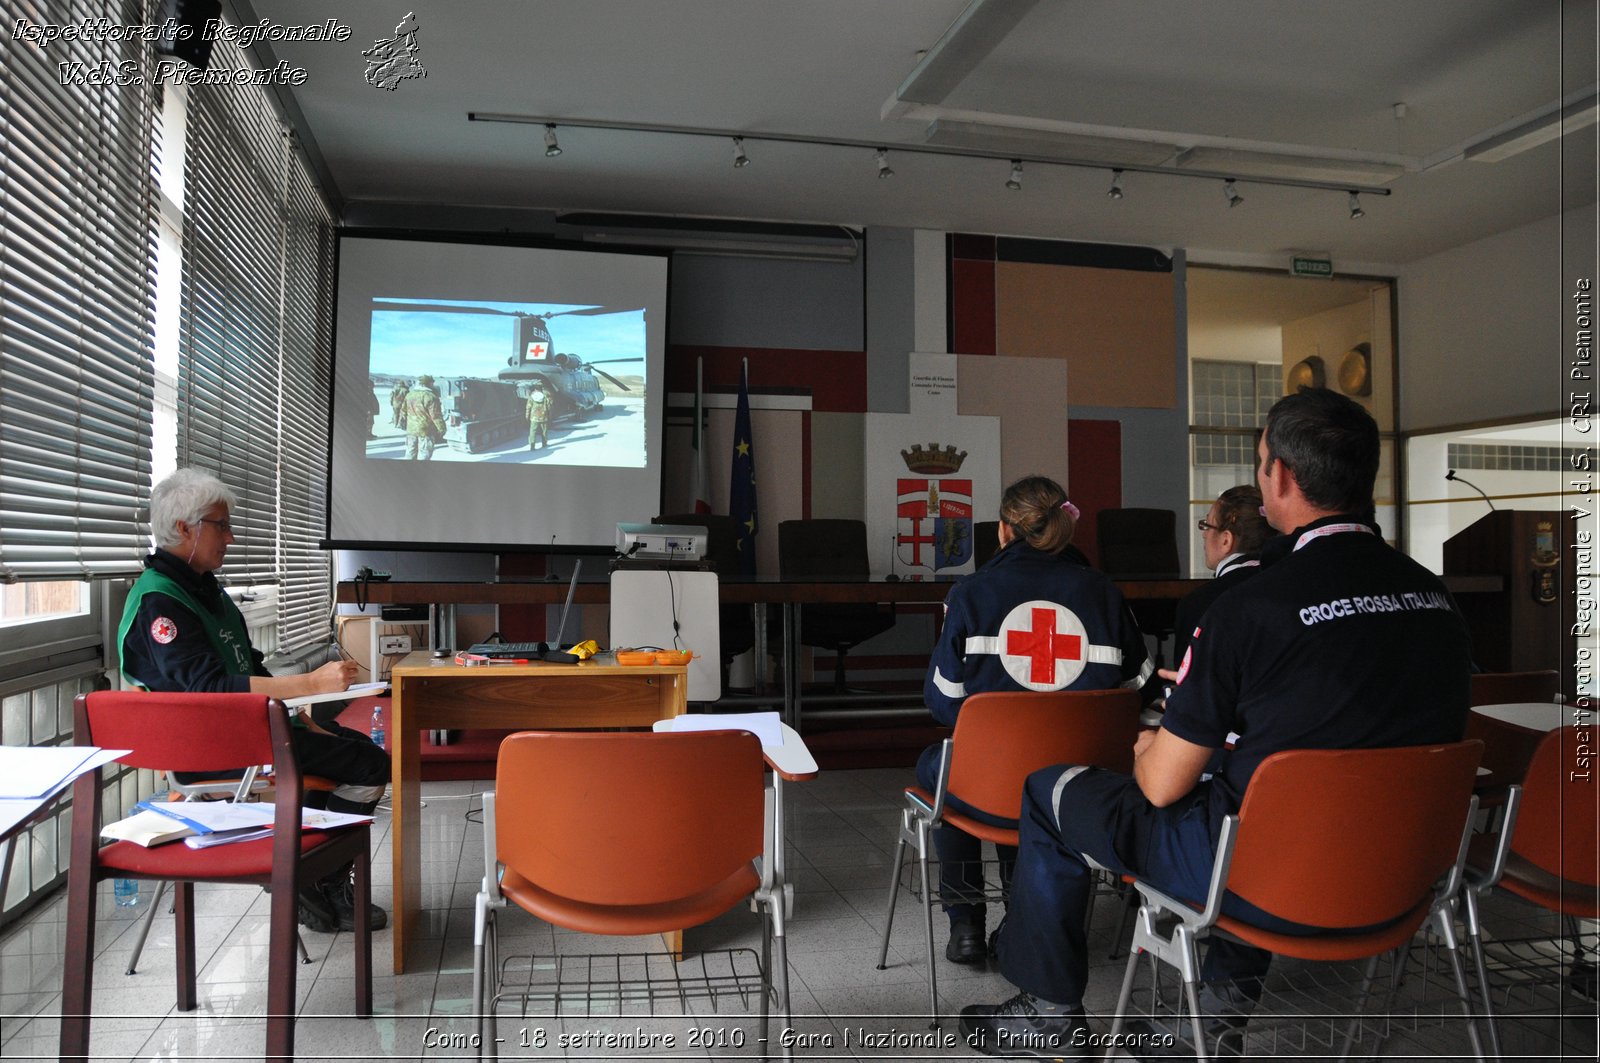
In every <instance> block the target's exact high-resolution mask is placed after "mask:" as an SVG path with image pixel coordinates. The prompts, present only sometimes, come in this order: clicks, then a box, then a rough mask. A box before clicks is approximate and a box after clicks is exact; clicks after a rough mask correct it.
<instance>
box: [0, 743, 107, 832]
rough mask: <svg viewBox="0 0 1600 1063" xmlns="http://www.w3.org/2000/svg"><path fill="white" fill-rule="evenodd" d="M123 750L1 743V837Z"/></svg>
mask: <svg viewBox="0 0 1600 1063" xmlns="http://www.w3.org/2000/svg"><path fill="white" fill-rule="evenodd" d="M126 753H128V750H126V749H98V748H96V747H95V746H43V747H40V746H0V838H3V837H9V836H10V835H11V833H12V831H14V830H16V829H18V828H19V827H20V826H21V825H22V824H24V823H26V822H28V821H29V820H30V819H31V818H34V817H36V816H37V815H38V814H40V812H41V811H42V810H43V808H44V805H45V803H46V802H48V801H49V800H50V799H51V798H53V797H55V796H56V795H57V794H59V793H60V792H61V791H62V790H65V789H66V788H67V787H68V786H70V785H72V780H74V779H76V778H77V777H78V776H80V775H82V774H84V773H85V772H89V771H93V770H94V769H96V768H98V767H100V766H101V765H102V764H109V763H110V762H111V761H113V760H116V759H117V758H118V757H120V756H123V755H125V754H126Z"/></svg>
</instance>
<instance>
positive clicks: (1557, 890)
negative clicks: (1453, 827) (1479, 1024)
mask: <svg viewBox="0 0 1600 1063" xmlns="http://www.w3.org/2000/svg"><path fill="white" fill-rule="evenodd" d="M1580 744H1582V743H1581V741H1580V738H1579V729H1578V728H1577V727H1575V726H1574V727H1560V728H1557V729H1556V730H1554V731H1551V732H1549V733H1548V734H1546V735H1545V736H1544V739H1543V740H1542V741H1541V742H1540V743H1539V745H1538V749H1537V750H1536V751H1535V752H1534V755H1533V760H1532V762H1531V763H1530V764H1529V765H1528V770H1527V772H1526V775H1525V777H1524V782H1523V784H1522V787H1521V794H1520V801H1519V800H1518V794H1517V788H1516V787H1512V790H1511V795H1510V796H1509V797H1508V798H1507V801H1506V815H1505V821H1504V824H1503V826H1502V829H1501V831H1500V833H1499V834H1481V835H1478V836H1476V837H1474V838H1473V839H1472V845H1471V847H1470V848H1469V849H1468V851H1467V869H1466V881H1465V883H1464V886H1463V889H1462V897H1463V900H1464V901H1465V907H1466V917H1467V940H1468V942H1469V943H1470V944H1471V945H1472V959H1473V963H1474V964H1476V966H1477V968H1478V984H1479V985H1480V986H1481V987H1482V988H1483V1003H1484V1013H1485V1016H1486V1018H1487V1019H1488V1025H1489V1040H1490V1044H1491V1046H1492V1048H1493V1051H1494V1054H1495V1056H1496V1058H1498V1057H1499V1055H1500V1034H1499V1031H1498V1029H1497V1028H1496V1022H1495V1017H1494V1003H1493V1000H1492V997H1493V993H1492V992H1491V991H1490V986H1489V982H1488V971H1487V968H1486V966H1485V964H1484V961H1483V939H1482V935H1481V932H1480V930H1481V924H1480V917H1479V911H1478V905H1479V898H1480V897H1482V896H1483V895H1484V894H1486V893H1488V892H1489V891H1490V890H1491V889H1493V888H1494V887H1495V886H1499V887H1501V888H1502V889H1504V890H1506V891H1507V892H1508V893H1512V894H1515V895H1516V896H1518V897H1521V898H1522V899H1523V900H1525V901H1528V902H1529V903H1532V904H1536V905H1538V906H1539V907H1541V908H1543V909H1545V910H1546V911H1549V912H1554V913H1556V914H1558V915H1560V916H1561V917H1563V918H1564V919H1565V920H1567V925H1568V931H1569V935H1570V940H1571V941H1572V943H1573V956H1572V963H1573V968H1574V969H1575V970H1576V969H1578V968H1579V966H1580V965H1583V964H1585V963H1589V964H1590V970H1591V971H1592V969H1593V967H1592V961H1586V960H1585V958H1584V957H1585V954H1584V950H1583V947H1582V944H1581V938H1580V936H1579V935H1578V934H1577V933H1576V926H1575V923H1574V921H1575V920H1578V919H1600V807H1597V805H1596V800H1595V783H1594V780H1593V779H1592V778H1585V777H1582V776H1581V775H1579V774H1577V773H1575V772H1574V771H1573V766H1574V765H1575V764H1576V763H1577V759H1578V756H1577V753H1576V752H1575V750H1576V749H1577V748H1578V747H1579V745H1580ZM1590 977H1591V979H1592V977H1593V975H1592V974H1591V975H1590Z"/></svg>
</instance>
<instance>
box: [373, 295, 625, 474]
mask: <svg viewBox="0 0 1600 1063" xmlns="http://www.w3.org/2000/svg"><path fill="white" fill-rule="evenodd" d="M372 308H373V309H374V310H398V311H409V312H412V313H429V314H433V313H440V314H490V315H494V316H498V317H510V318H515V319H516V320H515V321H514V323H513V327H512V329H511V356H510V357H509V358H507V359H506V368H505V369H502V370H500V372H499V373H498V374H497V378H496V379H494V380H488V379H483V378H479V377H440V378H439V380H440V383H441V386H442V389H443V390H442V392H441V394H440V405H441V406H442V407H443V411H444V415H445V425H446V427H445V434H444V441H445V443H447V444H448V445H449V446H450V447H452V448H453V449H455V450H464V451H466V452H468V453H469V454H476V453H478V452H479V451H481V450H485V449H487V448H489V447H492V446H495V445H496V444H499V443H503V442H505V441H506V440H508V439H513V438H517V437H519V436H526V435H527V431H528V414H527V399H528V395H529V394H530V393H531V392H532V390H533V385H534V383H535V382H541V383H543V384H544V386H545V391H546V392H547V393H548V394H549V396H550V419H551V421H552V422H554V421H561V420H568V419H577V420H582V419H583V418H585V417H587V416H589V415H590V414H593V413H594V412H595V411H596V410H598V409H600V407H601V406H603V405H604V404H605V398H606V394H605V392H604V391H603V390H601V388H600V382H599V381H598V380H597V379H595V377H596V374H598V375H599V376H603V377H605V378H606V379H607V380H609V381H611V382H612V383H613V384H615V385H616V386H617V387H619V388H621V389H622V390H623V391H632V390H633V389H632V388H630V387H629V386H628V385H626V384H624V383H623V382H622V381H620V380H618V379H617V378H616V377H614V376H612V375H611V374H610V373H608V372H606V371H605V370H604V369H601V368H599V366H601V365H610V364H612V363H616V362H642V361H644V356H643V355H640V356H639V357H637V358H608V359H604V360H602V361H599V362H587V361H584V360H583V359H582V358H579V357H578V356H577V355H575V354H558V353H556V351H555V344H554V341H553V340H552V339H551V338H550V329H549V326H547V325H546V324H545V323H546V322H547V321H549V320H550V319H551V318H555V317H564V316H567V315H569V314H570V315H577V316H585V317H587V316H595V315H600V314H626V313H633V312H636V311H638V310H640V309H642V308H641V307H607V306H592V307H585V308H583V309H581V310H553V311H549V312H546V313H542V314H530V313H524V312H522V311H518V310H500V309H498V308H495V307H489V306H452V305H450V304H446V303H426V302H404V301H400V300H394V299H374V300H373V301H372Z"/></svg>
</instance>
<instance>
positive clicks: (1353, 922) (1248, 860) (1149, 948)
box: [1109, 742, 1483, 1060]
mask: <svg viewBox="0 0 1600 1063" xmlns="http://www.w3.org/2000/svg"><path fill="white" fill-rule="evenodd" d="M1482 752H1483V745H1482V743H1479V742H1455V743H1451V744H1449V745H1437V746H1409V747H1404V748H1396V749H1350V750H1331V749H1316V750H1291V751H1287V752H1282V753H1275V754H1273V755H1272V756H1270V757H1268V758H1267V759H1266V760H1264V761H1262V762H1261V766H1260V767H1258V768H1257V769H1256V771H1255V774H1254V775H1253V776H1252V777H1251V779H1250V786H1249V788H1248V789H1247V790H1246V791H1245V795H1244V802H1243V804H1242V806H1241V807H1240V809H1239V811H1238V813H1237V814H1236V815H1232V816H1229V817H1227V818H1226V820H1224V822H1223V827H1222V835H1221V838H1220V840H1219V842H1218V846H1217V859H1216V863H1215V864H1214V865H1213V867H1212V873H1211V885H1210V889H1209V891H1208V893H1207V896H1206V898H1205V903H1204V906H1203V907H1197V906H1195V905H1193V904H1190V903H1188V902H1186V901H1183V900H1180V899H1178V898H1175V897H1170V896H1168V895H1166V894H1165V893H1162V892H1161V891H1160V890H1157V889H1155V888H1154V887H1152V886H1151V885H1149V884H1148V883H1145V882H1140V881H1137V880H1135V883H1134V885H1135V886H1136V888H1137V889H1138V890H1139V892H1140V893H1141V894H1142V895H1143V896H1144V898H1145V900H1144V903H1143V905H1142V906H1141V907H1140V909H1139V918H1138V920H1137V922H1136V923H1135V925H1134V932H1133V947H1132V950H1131V951H1130V953H1129V955H1128V967H1127V970H1126V972H1125V974H1124V976H1123V981H1122V994H1121V996H1120V998H1119V999H1118V1001H1117V1010H1116V1017H1115V1019H1114V1020H1113V1023H1112V1027H1111V1034H1110V1042H1109V1043H1112V1044H1114V1043H1116V1041H1117V1039H1118V1037H1119V1035H1120V1034H1121V1032H1122V1025H1123V1019H1124V1017H1125V1015H1126V1012H1127V1008H1128V1002H1129V1000H1130V998H1131V996H1132V992H1133V979H1134V973H1135V972H1136V971H1137V970H1138V967H1139V956H1140V954H1141V953H1148V954H1149V955H1150V956H1151V958H1152V959H1153V960H1157V961H1160V962H1162V963H1166V964H1168V965H1170V966H1172V967H1175V968H1176V969H1177V970H1178V971H1179V972H1180V974H1181V977H1182V980H1183V989H1184V1000H1185V1004H1186V1005H1187V1007H1188V1009H1189V1012H1190V1018H1191V1021H1192V1023H1193V1031H1194V1044H1195V1053H1196V1057H1197V1058H1199V1059H1202V1060H1204V1059H1205V1058H1206V1045H1205V1037H1204V1035H1203V1033H1202V1032H1201V1029H1202V1023H1203V1021H1204V1016H1203V1015H1202V1014H1201V1013H1200V1003H1199V993H1198V988H1199V987H1198V981H1197V979H1198V972H1199V970H1200V957H1199V951H1198V942H1199V941H1200V940H1202V939H1204V938H1206V937H1208V936H1211V935H1217V934H1225V935H1228V936H1229V937H1231V938H1232V939H1235V940H1238V941H1243V942H1245V943H1246V944H1249V945H1254V946H1255V947H1257V948H1261V949H1267V950H1270V951H1272V952H1274V953H1279V954H1281V955H1285V956H1292V957H1295V958H1296V959H1301V960H1321V961H1329V962H1348V961H1352V960H1361V959H1365V960H1367V961H1368V962H1367V966H1366V973H1365V976H1364V978H1363V982H1362V987H1361V997H1360V999H1359V1000H1358V1001H1357V1003H1356V1007H1355V1014H1353V1015H1352V1016H1351V1023H1350V1028H1349V1031H1348V1032H1347V1034H1346V1036H1345V1042H1344V1052H1345V1053H1346V1054H1347V1053H1348V1052H1349V1049H1350V1046H1351V1044H1352V1042H1353V1041H1354V1038H1355V1034H1356V1030H1357V1028H1358V1024H1359V1023H1360V1022H1361V1015H1360V1012H1361V1009H1362V1007H1363V1006H1364V1005H1365V1003H1366V997H1367V995H1368V992H1369V991H1370V989H1371V985H1372V980H1373V976H1374V975H1375V974H1376V972H1377V966H1378V959H1379V957H1380V956H1382V955H1383V954H1384V953H1386V952H1390V951H1393V950H1397V949H1399V948H1400V947H1401V946H1402V945H1405V944H1406V943H1408V942H1409V941H1410V940H1411V938H1412V936H1413V935H1415V934H1416V932H1417V930H1418V929H1419V928H1420V927H1421V926H1422V925H1423V923H1424V922H1426V921H1428V920H1430V919H1431V920H1432V921H1433V923H1434V926H1435V928H1436V929H1437V930H1438V932H1439V934H1440V936H1441V939H1442V940H1443V942H1444V947H1445V950H1446V951H1447V952H1448V954H1449V959H1450V963H1451V968H1452V971H1453V973H1454V975H1455V981H1456V990H1457V994H1458V996H1459V998H1460V1001H1461V1006H1462V1011H1463V1014H1464V1015H1465V1016H1466V1019H1467V1033H1468V1037H1469V1038H1470V1039H1471V1041H1472V1048H1473V1052H1474V1056H1475V1057H1481V1056H1482V1054H1483V1052H1482V1047H1481V1045H1480V1042H1479V1039H1478V1030H1477V1026H1476V1024H1475V1023H1474V1022H1473V1019H1472V1002H1471V997H1470V995H1469V991H1468V989H1467V984H1466V976H1465V972H1464V971H1463V969H1462V964H1461V958H1460V954H1459V952H1458V951H1457V949H1456V938H1455V927H1454V923H1453V921H1452V917H1451V908H1452V903H1453V901H1454V898H1455V894H1456V891H1457V889H1458V888H1459V886H1460V881H1461V868H1462V864H1463V863H1464V861H1465V859H1466V846H1467V838H1468V836H1469V832H1470V831H1471V827H1472V817H1473V815H1474V814H1475V812H1476V808H1477V799H1476V798H1474V797H1473V796H1472V786H1473V782H1474V780H1475V778H1476V775H1477V768H1478V758H1479V757H1480V756H1481V755H1482ZM1225 893H1232V894H1234V895H1235V896H1237V897H1240V898H1242V899H1243V900H1246V901H1249V902H1250V903H1251V904H1253V905H1255V906H1256V907H1258V908H1260V909H1262V910H1263V911H1268V912H1271V913H1273V914H1274V915H1276V916H1278V917H1279V918H1282V919H1287V920H1291V921H1293V922H1296V923H1303V924H1306V925H1308V926H1319V927H1329V928H1335V932H1333V933H1329V934H1326V935H1315V936H1299V935H1293V934H1282V933H1274V932H1272V931H1268V930H1262V929H1260V928H1258V927H1255V926H1251V925H1250V924H1248V923H1242V922H1240V921H1239V920H1237V919H1234V918H1232V917H1230V916H1227V915H1223V914H1222V901H1223V896H1224V894H1225ZM1168 917H1176V919H1177V922H1176V923H1175V924H1174V925H1173V926H1172V927H1171V929H1170V931H1168V932H1166V933H1163V932H1162V931H1163V927H1162V926H1160V925H1159V923H1160V922H1161V921H1162V920H1164V919H1167V918H1168ZM1364 927H1378V928H1379V929H1376V930H1371V929H1357V928H1364ZM1346 930H1349V931H1350V932H1345V931H1346ZM1397 962H1398V961H1397Z"/></svg>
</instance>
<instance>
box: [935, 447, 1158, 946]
mask: <svg viewBox="0 0 1600 1063" xmlns="http://www.w3.org/2000/svg"><path fill="white" fill-rule="evenodd" d="M1077 524H1078V509H1077V507H1076V506H1074V505H1073V504H1072V503H1071V502H1070V501H1068V499H1067V494H1066V492H1065V491H1063V490H1062V488H1061V485H1060V484H1058V483H1056V482H1055V481H1054V480H1051V479H1049V478H1048V477H1044V476H1028V477H1024V478H1023V479H1021V480H1018V481H1017V482H1016V483H1014V484H1012V485H1011V486H1010V487H1008V488H1006V490H1005V493H1004V494H1003V495H1002V496H1001V499H1000V528H999V535H1000V550H999V551H998V552H997V553H996V554H995V555H994V557H992V558H991V559H990V560H989V561H988V563H987V564H985V565H984V566H983V567H982V568H980V569H978V571H976V572H974V573H973V574H972V575H970V576H967V577H965V578H963V579H961V580H960V581H958V582H957V583H956V585H955V586H954V587H952V588H951V590H950V593H949V595H948V596H946V598H945V603H944V609H945V616H944V626H943V628H942V630H941V631H940V633H939V638H938V640H937V641H936V643H935V645H934V650H933V658H932V660H931V661H930V662H929V666H928V677H927V679H926V681H925V682H924V683H923V696H924V699H925V700H926V702H927V705H928V709H929V710H930V711H931V712H932V713H933V717H934V719H936V720H938V721H939V722H940V723H942V724H944V725H946V726H951V727H953V726H954V725H955V722H956V716H957V715H958V714H959V713H960V711H961V705H962V703H963V702H964V701H965V700H966V699H967V696H968V695H969V694H977V693H981V692H986V691H992V690H1111V689H1114V688H1116V687H1131V688H1134V689H1139V688H1142V687H1143V686H1144V684H1145V680H1146V679H1148V678H1149V677H1150V673H1151V663H1150V658H1149V654H1148V652H1147V650H1146V648H1145V642H1144V636H1143V635H1142V634H1141V633H1140V631H1139V626H1138V624H1137V623H1135V622H1134V619H1133V614H1132V613H1130V612H1129V611H1128V607H1127V604H1126V603H1125V602H1124V601H1123V600H1122V592H1120V591H1119V590H1117V588H1116V585H1115V584H1113V583H1112V582H1111V580H1110V579H1109V578H1107V577H1106V576H1105V575H1104V574H1103V573H1100V572H1097V571H1095V570H1094V569H1092V568H1089V567H1087V566H1086V565H1084V564H1082V563H1081V562H1080V561H1078V560H1075V558H1081V557H1082V555H1081V554H1079V553H1078V552H1077V551H1076V550H1075V549H1072V536H1073V533H1074V532H1075V531H1076V530H1077ZM1041 624H1043V625H1045V626H1046V627H1048V628H1049V629H1050V630H1051V631H1053V632H1054V633H1056V634H1058V635H1075V636H1077V637H1078V642H1077V645H1078V646H1080V647H1081V652H1080V653H1079V654H1078V655H1077V656H1071V655H1065V656H1056V655H1054V654H1052V655H1049V656H1044V655H1040V654H1037V653H1026V652H1024V653H1011V652H1008V647H1010V646H1012V645H1013V644H1014V643H1015V642H1016V641H1017V640H1016V639H1015V638H1013V636H1019V635H1020V636H1022V637H1023V640H1024V641H1029V642H1033V643H1037V642H1038V636H1037V633H1038V632H1039V630H1040V625H1041ZM1049 641H1050V640H1048V639H1047V640H1046V642H1047V643H1048V642H1049ZM938 772H939V746H937V745H934V746H930V747H929V748H928V749H926V750H924V751H923V753H922V756H921V758H920V759H919V760H918V761H917V783H918V785H920V786H922V787H923V788H925V789H927V790H930V791H931V790H933V789H934V787H935V786H936V785H937V781H938ZM946 801H947V802H948V803H949V805H950V806H951V807H952V808H954V809H956V810H957V811H959V812H962V813H964V814H966V815H970V816H972V817H973V818H974V819H977V820H980V821H982V822H985V823H992V824H994V825H995V826H1001V827H1010V828H1013V829H1015V827H1016V826H1017V824H1016V822H1015V821H1007V820H1001V819H998V818H996V817H993V816H989V815H987V814H985V813H983V812H980V811H978V810H976V809H974V808H972V807H971V806H969V805H967V804H965V803H964V802H962V800H961V798H960V796H959V795H957V794H953V793H952V794H948V795H947V796H946ZM934 840H935V843H936V844H937V846H938V850H939V861H940V882H939V892H940V897H941V898H942V900H943V901H944V909H945V912H946V914H947V915H949V917H950V942H949V944H948V945H947V946H946V948H945V958H946V959H948V960H950V961H951V962H952V963H967V964H970V963H981V962H983V961H984V960H985V959H986V958H987V956H988V947H987V943H986V941H985V938H984V918H985V912H984V904H983V901H982V896H983V866H982V863H981V857H982V843H981V842H979V840H978V839H976V838H974V837H973V836H972V835H970V834H967V833H965V832H963V831H959V830H957V829H955V828H954V827H950V826H944V827H941V828H940V829H939V830H938V831H937V832H936V833H935V835H934ZM998 855H999V857H1000V871H1001V878H1002V879H1003V880H1005V881H1007V882H1009V880H1010V877H1011V867H1012V865H1013V863H1014V862H1015V860H1016V850H1015V849H1011V848H1009V847H1007V848H1004V849H1001V850H1000V852H999V854H998Z"/></svg>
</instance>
